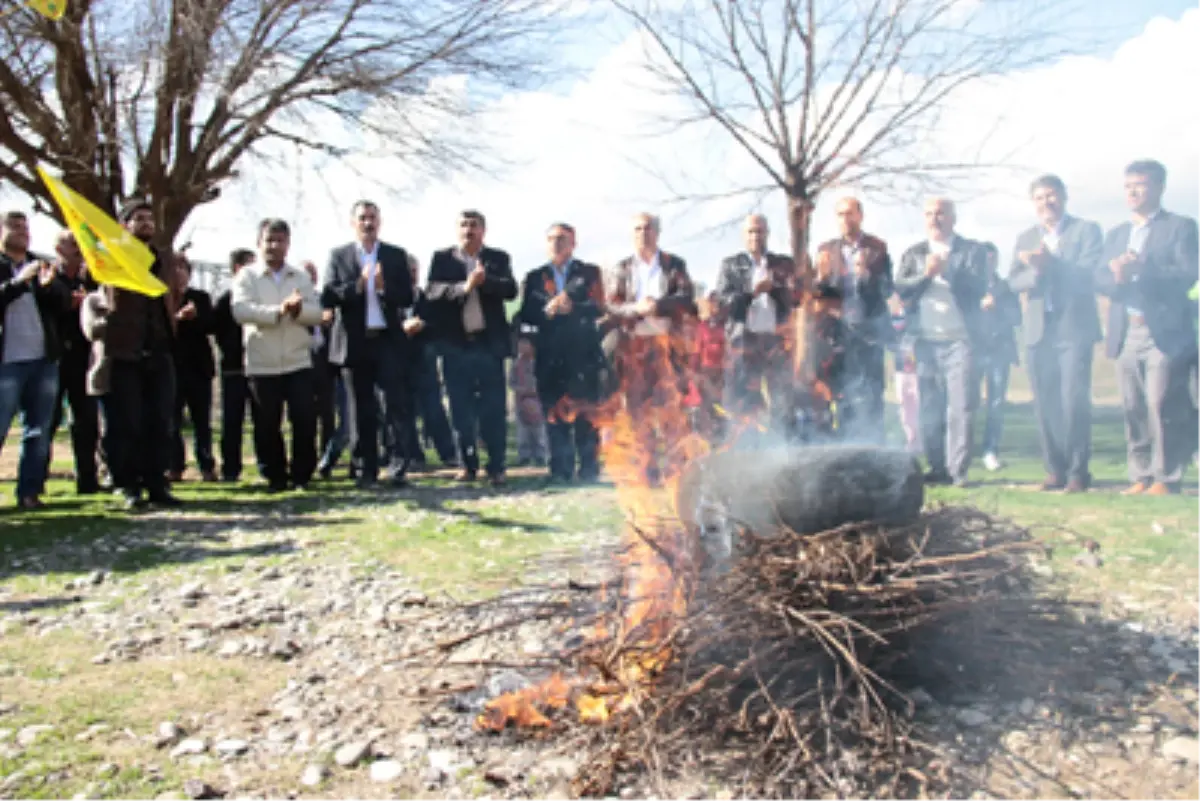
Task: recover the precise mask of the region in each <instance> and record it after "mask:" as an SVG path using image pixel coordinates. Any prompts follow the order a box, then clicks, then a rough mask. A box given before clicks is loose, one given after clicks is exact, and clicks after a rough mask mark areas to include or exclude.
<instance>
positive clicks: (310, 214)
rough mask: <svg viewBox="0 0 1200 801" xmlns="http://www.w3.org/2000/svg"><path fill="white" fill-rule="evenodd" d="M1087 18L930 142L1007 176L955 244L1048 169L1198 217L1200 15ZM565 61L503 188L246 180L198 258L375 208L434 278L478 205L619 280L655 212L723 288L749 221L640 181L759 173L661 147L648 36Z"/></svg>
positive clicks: (598, 39) (1001, 217)
mask: <svg viewBox="0 0 1200 801" xmlns="http://www.w3.org/2000/svg"><path fill="white" fill-rule="evenodd" d="M1088 7H1089V12H1088V22H1089V24H1091V25H1093V26H1094V29H1095V30H1101V31H1102V32H1103V34H1102V35H1097V36H1096V38H1095V42H1096V44H1095V46H1094V47H1093V48H1091V49H1092V52H1090V53H1089V54H1087V55H1082V56H1078V57H1073V58H1070V59H1068V60H1064V61H1060V62H1058V63H1056V64H1054V65H1052V66H1048V67H1045V68H1041V69H1038V70H1035V71H1029V72H1022V73H1013V74H1010V75H1008V76H1006V77H1005V78H1004V79H1003V80H1000V81H996V82H993V83H991V84H989V85H988V86H980V87H978V88H977V89H976V90H973V91H972V92H971V93H970V96H969V97H966V98H963V99H962V100H960V102H959V103H958V104H956V106H955V107H954V108H951V109H950V110H949V111H948V113H947V114H945V115H943V117H942V118H941V119H940V121H939V124H938V126H937V129H936V130H931V131H930V132H929V134H928V135H929V137H930V141H931V142H932V143H935V145H939V146H940V145H941V144H942V143H944V145H945V147H946V148H948V149H954V148H955V147H956V146H961V145H962V144H963V143H964V142H966V143H972V142H974V141H976V140H981V139H983V138H984V137H985V136H986V137H987V139H988V143H989V146H990V147H992V148H993V152H995V153H1003V154H1005V158H1006V159H1007V160H1008V162H1009V163H1010V165H1011V167H1010V169H1007V170H998V171H990V172H988V173H980V174H979V175H978V176H977V177H976V178H975V179H973V180H972V182H971V185H970V187H969V191H967V190H965V189H964V191H963V194H962V197H961V198H960V210H959V230H960V232H961V233H963V234H965V235H967V236H972V237H976V238H981V239H989V240H992V241H995V242H996V243H997V244H999V245H1000V246H1001V247H1002V248H1003V249H1005V250H1007V249H1008V248H1010V247H1011V245H1012V242H1013V240H1014V238H1015V236H1016V234H1017V233H1018V232H1019V231H1020V230H1021V229H1022V228H1023V227H1025V226H1027V225H1029V224H1030V212H1029V209H1028V204H1027V202H1026V199H1025V187H1026V186H1027V184H1028V180H1029V178H1031V177H1032V176H1033V175H1034V174H1036V173H1039V172H1044V171H1052V172H1055V173H1058V174H1059V175H1061V176H1062V177H1063V179H1064V180H1065V181H1066V182H1067V185H1068V187H1069V189H1070V192H1071V209H1072V211H1073V212H1074V213H1075V214H1077V215H1080V216H1084V217H1089V218H1092V219H1095V220H1097V221H1099V222H1100V223H1101V224H1102V225H1104V226H1105V227H1107V226H1111V225H1113V224H1115V223H1117V222H1119V221H1120V220H1121V219H1122V218H1123V216H1124V206H1123V201H1122V196H1121V181H1122V176H1121V169H1122V167H1123V165H1124V164H1125V163H1126V162H1128V161H1130V160H1132V159H1134V158H1143V157H1153V158H1157V159H1159V160H1160V161H1162V162H1163V163H1165V164H1166V166H1167V168H1168V170H1169V171H1170V177H1169V180H1168V191H1167V198H1166V205H1167V206H1168V207H1169V208H1171V209H1174V210H1177V211H1179V212H1182V213H1186V214H1189V215H1193V216H1195V215H1196V214H1197V211H1198V206H1200V152H1198V151H1200V145H1198V144H1197V143H1200V104H1198V103H1196V101H1195V93H1194V86H1195V81H1196V80H1197V78H1200V10H1197V9H1196V7H1195V5H1194V3H1188V2H1182V0H1148V1H1146V0H1143V2H1140V3H1136V4H1134V3H1129V2H1127V0H1094V2H1093V3H1091V4H1089V6H1088ZM566 49H567V50H569V52H570V53H571V54H572V58H573V60H575V61H576V63H579V64H581V65H582V67H583V68H582V69H581V70H579V71H578V74H576V75H572V77H571V78H570V79H567V80H563V81H559V82H558V83H557V85H555V86H554V87H553V88H552V89H549V90H544V91H538V92H522V93H516V94H512V95H509V96H507V97H505V98H503V99H502V100H501V101H500V103H499V104H498V106H497V107H496V108H494V109H493V110H492V114H491V121H492V127H493V128H494V129H496V130H499V131H502V132H503V139H502V142H503V147H504V150H505V155H506V159H507V161H508V163H509V166H508V167H507V168H506V169H505V170H504V171H503V172H502V173H501V174H498V175H478V174H471V175H464V176H462V177H461V178H459V179H458V180H456V181H454V182H453V183H452V184H441V185H435V186H424V185H420V186H414V185H406V179H405V178H404V173H403V171H401V170H399V169H396V168H395V167H394V166H393V165H388V164H386V163H383V164H380V163H371V162H363V163H360V164H359V167H360V169H357V170H351V169H343V168H340V167H339V166H338V165H336V164H329V163H324V162H322V163H316V162H313V161H310V160H295V159H293V160H291V163H290V166H287V167H285V168H282V169H281V168H279V167H272V168H270V169H269V170H268V169H267V168H261V167H250V168H248V169H247V170H245V172H244V177H243V179H242V180H241V181H240V182H239V184H237V185H234V186H232V187H228V188H227V189H226V191H225V192H224V194H223V197H222V198H221V200H220V201H218V202H216V203H213V204H210V205H208V206H205V207H202V208H201V209H200V210H198V211H197V212H196V213H195V214H194V215H193V217H192V218H191V220H190V221H189V223H188V225H187V226H186V227H185V229H184V232H183V237H184V238H185V239H187V238H190V239H191V240H192V242H193V243H194V244H193V253H194V254H195V255H196V257H197V258H201V259H205V260H213V261H224V259H225V257H226V254H228V252H229V250H230V249H231V248H233V247H238V246H246V245H252V243H253V235H254V230H253V225H254V221H256V220H258V219H260V218H261V217H263V216H268V215H272V216H276V215H277V216H282V217H284V218H285V219H288V220H289V221H291V222H292V224H293V230H294V232H295V233H294V236H293V257H294V258H293V260H294V261H299V260H302V259H312V260H314V261H316V262H317V263H318V264H321V263H323V261H324V260H325V258H326V256H327V254H328V252H329V249H330V248H332V247H334V246H336V245H338V244H340V243H341V242H343V241H346V240H348V239H349V235H350V230H349V223H348V209H349V206H350V204H351V203H352V202H353V201H354V200H355V199H357V198H359V197H373V198H377V199H378V200H379V201H380V204H381V206H382V207H383V218H384V238H385V239H388V240H389V241H393V242H396V243H398V244H401V245H403V246H405V247H406V248H408V249H409V250H410V251H412V252H413V253H415V254H417V255H418V257H419V258H420V259H421V260H422V262H426V261H427V260H428V258H429V254H430V253H431V252H432V251H433V250H434V249H436V248H439V247H445V246H447V245H449V244H452V243H453V237H454V234H455V218H456V214H457V212H458V211H460V210H461V209H463V208H468V207H471V208H478V209H481V210H482V211H484V213H485V214H487V216H488V222H489V226H488V228H489V230H488V239H489V242H490V243H491V244H493V245H494V246H497V247H502V248H504V249H507V250H508V251H510V252H511V253H512V254H513V258H514V266H515V268H516V270H517V272H518V273H519V274H520V273H524V272H525V271H527V270H529V269H532V268H533V267H536V266H537V265H538V264H540V263H541V262H542V261H543V260H544V255H543V251H544V238H543V231H544V230H545V228H546V226H547V225H548V224H549V223H550V222H552V221H554V220H567V221H570V222H572V223H573V224H575V225H576V227H577V228H578V229H579V240H580V241H579V248H578V251H577V254H578V255H579V256H580V257H582V258H586V259H589V260H592V261H596V262H599V263H601V264H609V263H611V262H612V261H614V260H616V259H617V258H620V257H621V256H623V255H625V254H626V253H627V252H628V251H629V249H630V239H631V223H630V218H631V216H632V214H633V213H634V212H636V211H638V210H640V209H647V210H651V211H657V212H660V213H661V214H662V217H663V222H664V235H663V245H664V247H665V248H667V249H670V250H673V251H675V252H678V253H679V254H680V255H682V256H683V257H684V258H686V259H687V260H688V263H689V265H690V266H691V268H692V271H693V272H694V273H695V275H696V276H697V277H698V278H700V279H702V280H705V281H709V282H711V281H712V280H713V278H714V277H715V273H716V268H717V265H718V263H719V261H720V259H721V258H722V257H723V256H725V255H728V254H730V253H732V252H734V251H736V250H737V249H738V248H739V247H740V243H739V236H738V233H737V231H736V229H725V230H714V226H715V224H716V223H718V222H721V221H723V220H726V219H728V218H729V217H730V216H733V215H736V214H739V213H740V212H741V209H739V208H738V207H737V205H736V204H730V203H724V204H720V205H718V206H711V207H707V208H695V207H684V206H680V205H678V204H672V203H670V202H668V199H669V197H670V191H669V190H668V188H667V187H665V186H664V184H663V183H662V181H661V180H660V179H658V178H655V177H653V176H652V175H650V174H648V173H647V170H646V166H647V165H651V166H652V167H653V168H654V169H655V170H656V171H658V172H662V173H669V174H670V175H672V176H675V179H676V180H678V179H679V177H681V176H682V177H684V178H686V177H687V176H703V177H706V178H708V179H710V180H707V181H703V182H700V181H698V182H697V183H696V187H700V186H701V185H703V187H704V188H706V189H710V188H712V187H713V180H711V179H712V178H713V176H716V178H717V182H718V183H720V181H722V180H726V179H728V178H735V177H739V176H740V172H741V171H742V170H750V169H753V168H751V167H749V166H746V164H745V161H744V159H743V158H742V157H741V154H739V153H738V152H737V151H736V150H735V149H734V148H731V147H729V146H728V143H727V142H726V141H725V140H724V139H723V137H720V136H713V135H704V136H699V135H696V134H687V135H674V136H669V137H663V136H658V137H654V136H650V135H649V133H648V131H649V130H650V128H649V126H648V125H647V121H648V120H650V119H651V118H652V117H655V115H656V114H658V113H661V112H662V109H663V103H664V101H663V100H662V99H661V98H657V97H654V96H652V95H650V94H649V93H648V92H647V91H645V90H644V89H639V88H638V87H639V85H644V83H645V81H644V77H643V76H644V73H643V71H642V69H641V66H640V65H641V61H642V57H643V49H642V45H641V42H640V41H639V40H638V39H637V37H636V36H633V35H631V34H629V33H628V32H627V31H621V30H619V29H617V28H615V27H614V28H612V29H611V30H607V29H605V30H604V31H597V33H596V35H595V36H592V37H590V38H589V39H587V40H583V41H573V42H571V43H570V44H569V46H567V48H566ZM363 167H365V169H363ZM731 173H737V174H738V175H731ZM393 175H394V176H395V178H391V177H390V176H393ZM755 180H757V176H748V177H747V179H746V181H747V182H749V181H755ZM676 188H678V187H676ZM6 199H7V198H6ZM835 199H836V195H833V194H831V195H829V196H827V197H826V198H824V199H823V202H822V203H821V204H820V205H819V206H818V209H817V212H816V218H815V220H816V221H815V224H814V235H815V237H816V238H818V239H822V238H825V237H827V236H830V235H832V233H833V219H832V206H833V201H834V200H835ZM865 200H866V203H867V222H866V225H867V228H868V229H869V230H871V231H873V232H874V233H877V234H879V235H881V236H883V237H884V238H885V239H887V240H888V241H889V243H890V244H891V246H892V249H893V252H894V254H898V253H899V251H901V250H902V249H903V248H904V247H907V246H908V245H909V244H911V243H912V242H914V241H915V240H916V239H918V238H919V237H920V236H921V216H920V208H919V205H917V204H897V203H895V202H888V201H886V200H885V199H882V198H877V197H872V196H870V195H867V196H866V198H865ZM737 202H738V203H741V202H742V201H737ZM18 204H20V202H19V201H18ZM782 209H783V204H782V197H779V198H773V199H770V200H768V201H767V202H766V204H765V206H764V210H765V211H766V212H767V213H768V215H769V216H770V217H771V219H772V220H773V221H774V228H775V229H776V233H775V235H774V239H773V241H772V245H774V247H775V248H776V249H782V250H786V248H787V238H786V231H785V223H784V220H783V218H782V216H781V212H782ZM747 210H749V209H747ZM52 231H53V225H52V223H50V222H49V221H47V220H39V221H37V222H36V223H35V228H34V234H35V237H36V238H37V240H38V241H39V242H41V243H46V242H47V241H48V239H49V237H50V235H51V233H52Z"/></svg>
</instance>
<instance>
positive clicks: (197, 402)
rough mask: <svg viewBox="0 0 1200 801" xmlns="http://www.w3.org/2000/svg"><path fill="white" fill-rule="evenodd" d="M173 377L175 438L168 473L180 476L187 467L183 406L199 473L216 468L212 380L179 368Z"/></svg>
mask: <svg viewBox="0 0 1200 801" xmlns="http://www.w3.org/2000/svg"><path fill="white" fill-rule="evenodd" d="M175 377H176V381H175V383H176V387H175V418H174V424H173V428H174V433H175V436H174V438H173V439H172V443H171V445H172V447H171V470H172V471H173V472H176V473H182V472H183V471H184V470H185V469H186V468H187V450H186V449H185V448H184V445H183V411H184V408H185V407H186V409H187V413H188V417H189V418H190V419H191V421H192V452H193V454H194V455H195V457H196V464H197V465H198V466H199V467H200V471H201V472H203V473H208V472H210V471H212V470H213V468H214V467H215V466H216V462H215V461H214V460H213V452H212V439H213V436H212V402H213V397H212V379H211V378H209V377H208V376H206V375H204V374H202V373H194V374H193V373H189V372H188V370H187V368H179V367H177V368H176V372H175Z"/></svg>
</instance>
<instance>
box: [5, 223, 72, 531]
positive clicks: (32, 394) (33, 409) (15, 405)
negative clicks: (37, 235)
mask: <svg viewBox="0 0 1200 801" xmlns="http://www.w3.org/2000/svg"><path fill="white" fill-rule="evenodd" d="M69 303H70V301H69V295H68V292H67V288H66V285H65V284H64V283H63V282H61V281H59V280H58V275H57V272H56V271H55V269H54V267H52V266H51V265H49V264H47V263H46V261H45V260H43V259H41V258H39V257H37V256H34V255H33V254H31V253H30V252H29V220H28V218H27V217H26V216H25V214H24V213H22V212H19V211H10V212H8V213H7V214H5V215H4V217H3V220H2V221H0V449H3V447H4V440H5V439H6V438H7V437H8V428H9V426H10V425H12V420H13V417H14V416H16V414H17V412H20V413H21V418H22V425H23V427H24V429H25V430H24V435H23V436H22V438H21V456H20V462H19V464H18V466H17V487H16V490H17V503H18V504H19V505H20V506H21V508H23V509H39V508H41V507H42V506H43V503H42V501H41V499H40V497H39V496H40V495H41V493H42V487H43V485H44V484H45V481H46V469H47V467H48V466H49V465H48V460H49V456H50V436H49V434H50V431H49V429H50V421H51V418H52V417H53V412H54V401H55V400H56V399H57V398H58V359H59V356H60V353H61V345H60V342H59V333H58V321H59V316H60V315H61V314H62V312H63V310H64V309H65V308H66V307H67V305H68V304H69Z"/></svg>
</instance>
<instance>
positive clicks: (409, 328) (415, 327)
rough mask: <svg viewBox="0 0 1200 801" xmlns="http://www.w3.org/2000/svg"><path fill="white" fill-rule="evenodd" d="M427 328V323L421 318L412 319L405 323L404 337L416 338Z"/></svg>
mask: <svg viewBox="0 0 1200 801" xmlns="http://www.w3.org/2000/svg"><path fill="white" fill-rule="evenodd" d="M424 328H425V321H424V320H422V319H421V318H420V317H410V318H408V319H407V320H405V321H404V335H405V336H410V337H411V336H416V335H417V334H419V333H421V331H422V330H424Z"/></svg>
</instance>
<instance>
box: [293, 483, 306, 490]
mask: <svg viewBox="0 0 1200 801" xmlns="http://www.w3.org/2000/svg"><path fill="white" fill-rule="evenodd" d="M292 490H293V491H294V492H308V484H305V483H303V482H302V483H300V484H292Z"/></svg>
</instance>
